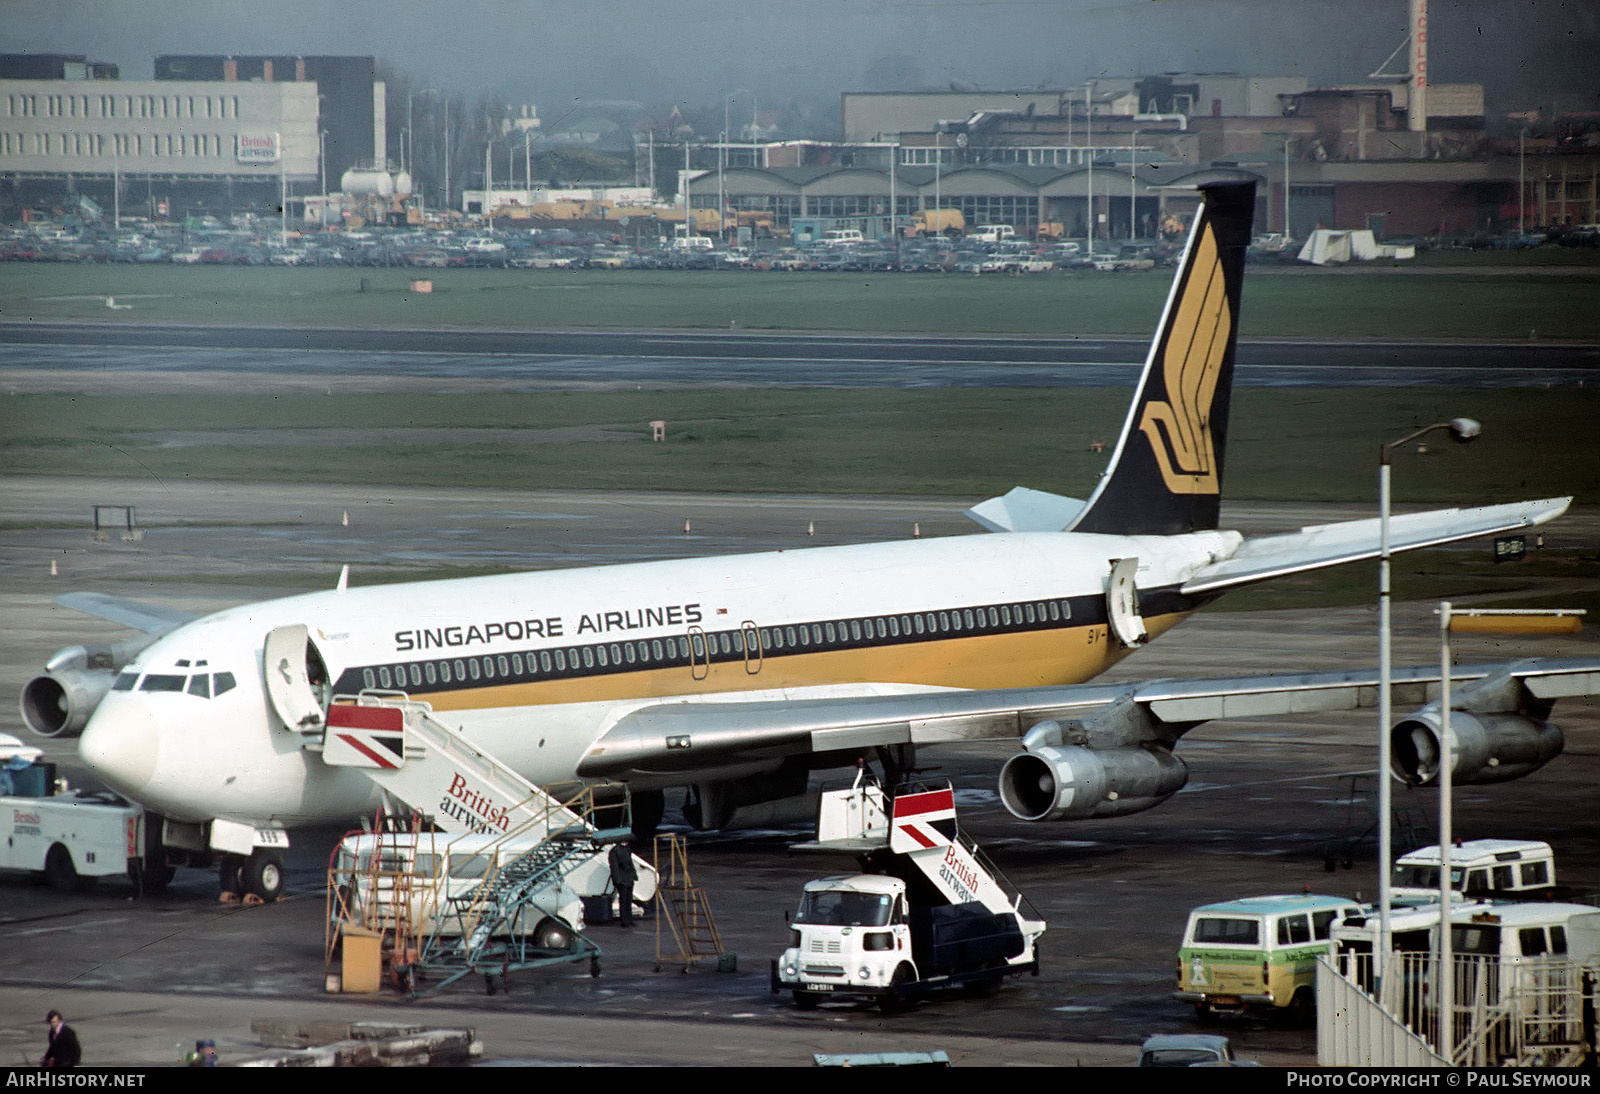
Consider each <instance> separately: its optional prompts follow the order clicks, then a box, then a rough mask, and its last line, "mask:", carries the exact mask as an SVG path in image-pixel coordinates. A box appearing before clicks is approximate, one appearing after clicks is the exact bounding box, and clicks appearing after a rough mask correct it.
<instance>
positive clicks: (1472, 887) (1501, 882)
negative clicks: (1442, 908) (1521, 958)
mask: <svg viewBox="0 0 1600 1094" xmlns="http://www.w3.org/2000/svg"><path fill="white" fill-rule="evenodd" d="M1389 884H1390V888H1389V892H1390V893H1392V894H1393V895H1394V896H1396V897H1413V896H1415V897H1422V898H1424V899H1429V900H1437V899H1438V898H1439V846H1438V845H1437V844H1434V845H1433V846H1431V847H1419V848H1417V849H1416V850H1415V851H1410V852H1407V853H1406V854H1404V855H1401V856H1400V857H1399V858H1398V859H1397V860H1395V864H1394V877H1393V878H1392V879H1391V881H1390V883H1389ZM1555 887H1556V860H1555V855H1554V854H1553V853H1552V852H1551V850H1550V845H1549V844H1548V843H1544V842H1543V841H1540V840H1509V839H1479V840H1470V841H1468V842H1465V843H1458V844H1455V845H1454V846H1452V847H1451V848H1450V889H1451V891H1452V892H1454V893H1455V895H1456V897H1457V898H1460V899H1467V900H1484V899H1487V898H1490V897H1494V898H1497V899H1500V900H1529V899H1532V898H1534V897H1549V896H1553V895H1554V894H1555Z"/></svg>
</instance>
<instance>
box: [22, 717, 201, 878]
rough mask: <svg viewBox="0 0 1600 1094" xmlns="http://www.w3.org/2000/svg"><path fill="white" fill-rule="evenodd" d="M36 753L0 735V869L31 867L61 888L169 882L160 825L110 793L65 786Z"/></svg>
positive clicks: (136, 807) (51, 766)
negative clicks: (118, 880) (115, 881)
mask: <svg viewBox="0 0 1600 1094" xmlns="http://www.w3.org/2000/svg"><path fill="white" fill-rule="evenodd" d="M42 755H43V754H42V753H41V752H40V750H39V749H37V748H31V747H29V746H26V745H24V744H23V743H22V742H21V741H19V740H17V738H15V737H12V736H10V735H9V734H0V868H5V869H11V870H27V871H30V872H31V873H33V874H35V875H36V876H39V877H42V878H44V879H45V880H47V881H49V882H50V884H51V885H53V886H54V887H56V888H57V889H63V890H72V889H76V888H78V887H79V886H80V885H81V884H82V883H84V882H86V881H92V880H94V879H96V878H102V877H127V878H129V879H130V880H131V881H132V882H133V883H134V885H135V887H136V888H138V889H139V890H140V891H141V892H146V891H154V890H156V889H160V888H162V887H163V886H165V885H166V884H167V882H169V881H171V880H172V870H171V868H169V867H168V866H167V864H166V858H165V854H164V852H163V850H162V847H161V828H160V824H159V823H158V822H150V821H147V817H146V814H145V811H144V809H143V808H141V807H140V806H137V805H134V804H132V803H130V802H127V801H124V800H123V799H122V798H119V797H117V796H116V795H114V794H110V793H97V794H85V793H82V792H79V791H66V790H63V789H62V787H61V786H60V784H59V783H58V780H57V779H56V773H55V765H54V764H52V763H47V762H44V761H43V760H42V759H41V757H42Z"/></svg>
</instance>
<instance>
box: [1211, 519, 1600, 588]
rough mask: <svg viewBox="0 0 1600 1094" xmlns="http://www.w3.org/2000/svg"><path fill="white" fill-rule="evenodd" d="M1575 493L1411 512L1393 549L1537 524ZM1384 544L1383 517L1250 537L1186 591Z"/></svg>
mask: <svg viewBox="0 0 1600 1094" xmlns="http://www.w3.org/2000/svg"><path fill="white" fill-rule="evenodd" d="M1571 502H1572V499H1571V498H1547V499H1545V500H1543V501H1524V502H1512V503H1510V504H1508V505H1486V506H1482V507H1480V508H1476V509H1439V510H1434V511H1432V512H1427V513H1407V514H1404V515H1402V516H1398V517H1393V518H1391V519H1390V521H1389V550H1390V552H1391V553H1398V552H1400V551H1414V550H1416V549H1417V548H1419V547H1436V546H1438V545H1440V544H1443V543H1453V542H1455V541H1456V540H1462V539H1471V538H1473V537H1475V536H1488V535H1496V534H1499V533H1502V532H1514V531H1518V530H1520V529H1524V528H1531V527H1533V526H1535V525H1539V524H1543V523H1545V522H1546V521H1549V520H1554V519H1555V518H1556V517H1558V516H1560V515H1561V514H1562V513H1564V512H1565V511H1566V509H1567V506H1568V505H1570V504H1571ZM1379 550H1380V543H1379V528H1378V520H1377V519H1376V518H1370V519H1367V520H1352V521H1344V522H1342V523H1339V524H1321V525H1315V526H1312V527H1308V528H1302V529H1301V530H1300V531H1298V532H1287V533H1283V534H1280V535H1272V536H1256V537H1254V538H1252V539H1247V540H1245V542H1244V545H1243V546H1242V547H1240V548H1239V550H1238V551H1237V552H1235V553H1234V554H1233V556H1232V557H1230V558H1228V559H1225V560H1224V561H1222V562H1216V563H1213V564H1211V565H1210V566H1206V567H1203V568H1202V569H1200V570H1198V571H1197V572H1196V573H1195V575H1194V576H1193V577H1191V578H1190V579H1189V580H1188V581H1187V582H1185V583H1184V585H1183V592H1185V593H1187V594H1190V595H1193V594H1197V593H1209V592H1220V591H1221V590H1223V589H1228V588H1233V587H1234V586H1238V585H1247V584H1250V583H1252V582H1256V581H1266V580H1268V579H1270V578H1275V577H1284V576H1287V575H1289V574H1298V573H1304V572H1305V571H1307V570H1320V569H1322V568H1323V567H1326V566H1337V565H1338V564H1340V563H1342V562H1356V561H1359V560H1361V559H1366V558H1377V557H1378V553H1379Z"/></svg>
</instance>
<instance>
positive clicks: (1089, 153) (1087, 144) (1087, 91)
mask: <svg viewBox="0 0 1600 1094" xmlns="http://www.w3.org/2000/svg"><path fill="white" fill-rule="evenodd" d="M1083 146H1084V149H1085V150H1086V159H1087V160H1088V163H1089V215H1088V217H1087V218H1085V219H1087V220H1088V222H1089V229H1088V238H1087V243H1088V249H1087V253H1088V257H1089V258H1093V257H1094V81H1093V80H1090V81H1089V82H1088V83H1086V84H1084V85H1083Z"/></svg>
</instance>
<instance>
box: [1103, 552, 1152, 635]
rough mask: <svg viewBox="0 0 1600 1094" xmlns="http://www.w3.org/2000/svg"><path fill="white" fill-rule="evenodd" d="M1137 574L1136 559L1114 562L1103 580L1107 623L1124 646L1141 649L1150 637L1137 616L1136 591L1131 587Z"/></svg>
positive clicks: (1137, 600)
mask: <svg viewBox="0 0 1600 1094" xmlns="http://www.w3.org/2000/svg"><path fill="white" fill-rule="evenodd" d="M1138 573H1139V560H1138V559H1137V558H1118V559H1113V560H1112V563H1111V576H1110V577H1109V578H1108V579H1107V580H1106V620H1107V622H1109V623H1110V624H1111V633H1112V634H1113V635H1115V636H1116V639H1117V641H1118V642H1121V643H1122V644H1123V645H1124V646H1138V645H1142V644H1143V643H1144V642H1145V641H1146V640H1147V639H1148V638H1149V637H1150V635H1149V632H1147V631H1146V630H1145V627H1144V619H1143V617H1141V616H1140V615H1139V587H1138V586H1137V585H1136V584H1135V583H1134V578H1135V577H1137V576H1138Z"/></svg>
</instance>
